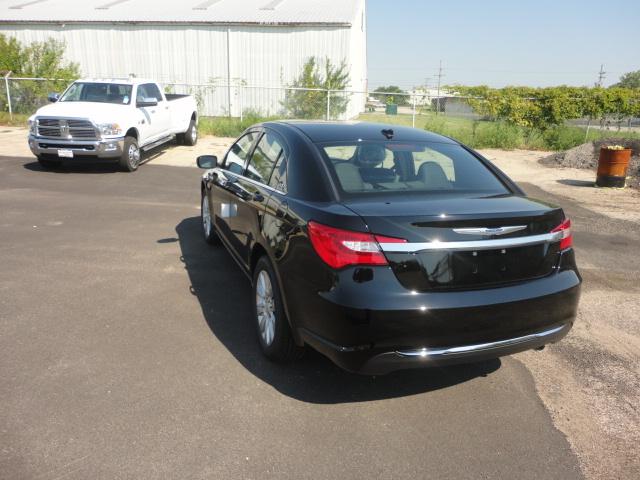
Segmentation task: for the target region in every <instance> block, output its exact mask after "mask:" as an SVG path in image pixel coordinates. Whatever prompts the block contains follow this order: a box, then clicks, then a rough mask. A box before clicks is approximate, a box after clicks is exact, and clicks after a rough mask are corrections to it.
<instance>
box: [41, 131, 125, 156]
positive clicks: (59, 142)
mask: <svg viewBox="0 0 640 480" xmlns="http://www.w3.org/2000/svg"><path fill="white" fill-rule="evenodd" d="M29 148H30V149H31V152H32V153H33V154H34V155H35V156H36V157H39V156H41V155H47V156H49V155H54V156H56V157H59V158H62V159H64V158H70V157H68V156H67V157H64V156H62V155H60V154H59V151H60V150H67V151H68V150H71V151H72V152H73V158H76V157H77V158H83V157H84V158H86V157H93V158H118V157H120V156H121V155H122V151H123V149H124V137H114V138H103V139H99V140H68V139H62V138H60V139H57V138H45V137H38V136H36V135H33V134H30V135H29Z"/></svg>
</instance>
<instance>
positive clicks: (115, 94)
mask: <svg viewBox="0 0 640 480" xmlns="http://www.w3.org/2000/svg"><path fill="white" fill-rule="evenodd" d="M131 89H132V86H131V85H123V84H120V83H89V82H76V83H74V84H73V85H71V86H70V87H69V88H68V89H67V91H66V92H64V95H62V97H61V98H60V100H59V101H60V102H99V103H119V104H124V105H128V104H129V102H131Z"/></svg>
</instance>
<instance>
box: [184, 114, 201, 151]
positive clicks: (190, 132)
mask: <svg viewBox="0 0 640 480" xmlns="http://www.w3.org/2000/svg"><path fill="white" fill-rule="evenodd" d="M181 143H183V144H185V145H189V146H193V145H195V144H196V143H198V127H197V126H196V121H195V120H193V119H192V120H191V121H190V122H189V128H187V131H186V132H184V133H183V134H182V142H181Z"/></svg>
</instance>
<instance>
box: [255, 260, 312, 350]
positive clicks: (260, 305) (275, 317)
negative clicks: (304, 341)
mask: <svg viewBox="0 0 640 480" xmlns="http://www.w3.org/2000/svg"><path fill="white" fill-rule="evenodd" d="M253 313H254V317H255V321H256V327H257V330H258V341H259V342H260V348H261V349H262V353H263V354H264V355H265V356H266V357H267V358H268V359H270V360H274V361H277V362H287V361H291V360H296V359H298V358H300V357H301V356H302V354H303V352H304V349H303V348H301V347H299V346H297V345H296V344H295V342H294V340H293V336H292V335H291V328H290V327H289V322H288V321H287V317H286V315H285V313H284V306H283V305H282V296H281V295H280V289H279V288H278V281H277V280H276V275H275V272H274V271H273V267H272V266H271V262H270V261H269V258H268V257H267V256H266V255H264V256H263V257H261V258H260V260H258V263H257V264H256V268H255V270H254V272H253Z"/></svg>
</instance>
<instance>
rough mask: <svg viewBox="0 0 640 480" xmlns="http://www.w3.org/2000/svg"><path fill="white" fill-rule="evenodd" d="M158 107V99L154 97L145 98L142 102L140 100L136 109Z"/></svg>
mask: <svg viewBox="0 0 640 480" xmlns="http://www.w3.org/2000/svg"><path fill="white" fill-rule="evenodd" d="M156 105H158V99H157V98H154V97H145V98H143V99H142V100H138V101H137V102H136V107H138V108H142V107H155V106H156Z"/></svg>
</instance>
